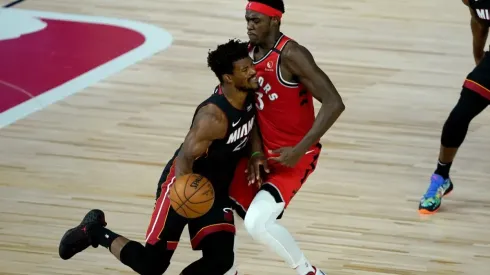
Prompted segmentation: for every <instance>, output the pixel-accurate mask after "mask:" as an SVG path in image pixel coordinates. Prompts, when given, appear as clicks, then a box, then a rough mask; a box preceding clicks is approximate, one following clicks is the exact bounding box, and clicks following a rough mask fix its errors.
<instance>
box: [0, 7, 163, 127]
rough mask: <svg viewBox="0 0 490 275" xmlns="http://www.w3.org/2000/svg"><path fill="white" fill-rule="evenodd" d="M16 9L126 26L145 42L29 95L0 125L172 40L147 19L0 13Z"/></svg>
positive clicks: (54, 16) (0, 119) (1, 116)
mask: <svg viewBox="0 0 490 275" xmlns="http://www.w3.org/2000/svg"><path fill="white" fill-rule="evenodd" d="M4 12H15V13H20V14H25V15H29V16H34V17H40V18H45V19H58V20H66V21H75V22H85V23H99V24H107V25H113V26H117V27H123V28H128V29H131V30H133V31H136V32H138V33H140V34H142V35H143V36H144V37H145V42H144V43H143V44H142V45H140V46H139V47H137V48H135V49H133V50H131V51H129V52H127V53H125V54H123V55H121V56H119V57H117V58H115V59H113V60H110V61H108V62H107V63H105V64H102V65H101V66H99V67H96V68H94V69H92V70H90V71H88V72H86V73H84V74H82V75H80V76H78V77H76V78H74V79H72V80H70V81H68V82H66V83H63V84H62V85H60V86H58V87H55V88H53V89H51V90H49V91H46V92H45V93H43V94H41V95H39V96H37V97H35V98H31V99H29V100H27V101H25V102H23V103H21V104H19V105H17V106H15V107H13V108H11V109H9V110H7V111H5V112H3V113H1V114H0V129H1V128H3V127H5V126H7V125H10V124H11V123H14V122H15V121H17V120H20V119H22V118H24V117H26V116H28V115H30V114H32V113H34V112H36V111H39V110H41V109H43V108H45V107H46V106H48V105H50V104H53V103H55V102H57V101H59V100H61V99H63V98H65V97H67V96H70V95H72V94H75V93H77V92H79V91H81V90H83V89H85V88H87V87H89V86H90V85H93V84H95V83H97V82H99V81H100V80H102V79H104V78H106V77H108V76H110V75H112V74H114V73H116V72H119V71H121V70H122V69H124V68H126V67H128V66H130V65H132V64H135V63H137V62H139V61H141V60H143V59H145V58H148V57H150V56H152V55H154V54H155V53H157V52H159V51H162V50H164V49H166V48H168V47H169V46H170V45H171V44H172V36H171V34H170V33H169V32H167V31H166V30H164V29H162V28H159V27H156V26H153V25H149V24H146V23H141V22H136V21H129V20H123V19H116V18H106V17H95V16H84V15H73V14H62V13H54V12H41V11H32V10H20V9H13V8H8V9H1V8H0V13H4Z"/></svg>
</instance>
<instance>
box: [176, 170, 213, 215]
mask: <svg viewBox="0 0 490 275" xmlns="http://www.w3.org/2000/svg"><path fill="white" fill-rule="evenodd" d="M169 198H170V204H171V205H172V208H173V209H174V210H175V212H177V213H178V214H179V215H181V216H183V217H185V218H188V219H193V218H199V217H201V216H202V215H204V214H206V213H207V212H208V211H209V210H210V209H211V207H212V206H213V203H214V188H213V185H212V184H211V182H210V181H209V180H208V179H207V178H205V177H203V176H201V175H198V174H187V175H184V176H181V177H179V178H177V179H176V180H175V182H174V183H173V184H172V187H171V188H170V192H169Z"/></svg>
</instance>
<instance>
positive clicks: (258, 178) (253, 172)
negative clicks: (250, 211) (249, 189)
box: [245, 154, 269, 188]
mask: <svg viewBox="0 0 490 275" xmlns="http://www.w3.org/2000/svg"><path fill="white" fill-rule="evenodd" d="M261 168H263V171H264V172H266V173H269V168H268V167H267V159H266V158H265V156H264V154H257V155H253V156H252V157H250V159H249V160H248V168H247V170H245V173H247V179H248V185H251V184H254V183H257V185H258V187H259V188H260V186H261V185H262V175H261Z"/></svg>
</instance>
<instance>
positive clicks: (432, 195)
mask: <svg viewBox="0 0 490 275" xmlns="http://www.w3.org/2000/svg"><path fill="white" fill-rule="evenodd" d="M452 190H453V183H452V181H451V179H450V178H447V179H446V180H444V179H443V178H442V177H441V176H440V175H438V174H432V177H431V178H430V185H429V188H428V189H427V192H426V193H425V194H424V196H423V197H422V199H421V200H420V204H419V213H421V214H434V213H435V212H437V210H439V207H441V201H442V198H443V197H444V196H446V195H447V194H449V193H451V191H452Z"/></svg>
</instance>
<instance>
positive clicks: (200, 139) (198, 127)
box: [175, 104, 228, 177]
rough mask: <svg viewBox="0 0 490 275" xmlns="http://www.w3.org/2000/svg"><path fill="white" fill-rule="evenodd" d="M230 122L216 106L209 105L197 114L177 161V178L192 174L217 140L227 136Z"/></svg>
mask: <svg viewBox="0 0 490 275" xmlns="http://www.w3.org/2000/svg"><path fill="white" fill-rule="evenodd" d="M227 130H228V120H227V118H226V116H225V114H224V113H223V111H221V109H219V108H218V107H217V106H216V105H213V104H208V105H206V106H204V107H202V108H201V109H199V111H198V112H197V114H196V116H195V118H194V122H193V123H192V127H191V129H190V130H189V132H188V133H187V136H186V137H185V140H184V143H183V144H182V148H181V149H180V151H179V153H178V155H177V158H176V161H175V176H176V177H180V176H182V175H186V174H189V173H192V166H193V164H194V161H195V160H196V159H198V158H200V157H205V154H206V152H207V150H208V148H209V146H210V145H211V143H212V142H213V141H214V140H216V139H222V138H224V137H225V136H226V131H227Z"/></svg>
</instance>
